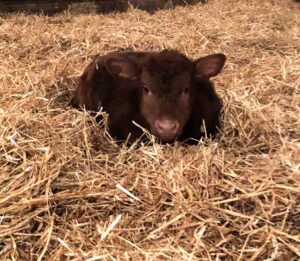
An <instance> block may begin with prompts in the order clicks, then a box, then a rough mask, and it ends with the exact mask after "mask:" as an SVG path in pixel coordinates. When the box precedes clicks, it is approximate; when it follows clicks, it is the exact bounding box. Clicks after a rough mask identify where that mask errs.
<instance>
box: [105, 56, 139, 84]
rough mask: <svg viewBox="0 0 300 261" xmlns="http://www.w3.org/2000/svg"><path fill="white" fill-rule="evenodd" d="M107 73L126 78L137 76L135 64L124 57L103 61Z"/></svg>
mask: <svg viewBox="0 0 300 261" xmlns="http://www.w3.org/2000/svg"><path fill="white" fill-rule="evenodd" d="M105 65H106V68H107V70H108V71H109V73H111V74H113V75H117V76H119V77H123V78H127V79H135V78H137V66H136V64H135V63H134V62H132V61H129V60H127V59H124V58H110V59H108V60H107V61H106V63H105Z"/></svg>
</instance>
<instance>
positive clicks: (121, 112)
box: [72, 50, 226, 142]
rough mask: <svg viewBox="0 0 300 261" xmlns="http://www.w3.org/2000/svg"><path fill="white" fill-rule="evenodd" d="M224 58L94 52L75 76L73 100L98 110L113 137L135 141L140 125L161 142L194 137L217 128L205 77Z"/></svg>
mask: <svg viewBox="0 0 300 261" xmlns="http://www.w3.org/2000/svg"><path fill="white" fill-rule="evenodd" d="M225 60H226V56H225V55H224V54H212V55H208V56H205V57H202V58H199V59H197V60H195V61H192V60H190V59H188V58H187V57H186V56H185V55H183V54H181V53H179V52H177V51H174V50H164V51H161V52H114V53H110V54H107V55H104V56H98V57H97V58H95V59H94V61H93V62H92V63H90V64H89V65H88V67H87V68H86V69H85V71H84V73H83V75H82V76H81V77H80V83H79V86H78V88H77V90H76V92H75V95H74V98H73V99H72V104H73V105H74V106H75V107H85V108H86V109H88V110H91V111H98V110H100V108H103V110H104V111H105V112H107V113H108V115H109V117H108V129H109V132H110V134H111V135H112V136H113V137H114V138H115V139H117V140H125V139H127V138H128V135H130V136H129V140H130V141H134V140H136V139H137V138H139V137H140V136H141V135H142V133H143V131H142V129H141V128H140V127H143V128H145V129H147V130H148V131H149V132H150V133H151V134H153V135H155V136H156V137H157V138H158V139H159V140H160V141H161V142H172V141H174V140H175V139H178V140H181V141H184V140H188V139H196V140H198V139H200V138H201V137H203V136H204V135H205V134H206V135H208V136H209V135H214V134H215V133H216V132H217V127H218V126H219V114H220V111H221V108H222V102H221V100H220V98H219V97H218V95H217V94H216V92H215V90H214V87H213V84H212V82H211V81H210V78H211V77H213V76H216V75H217V74H219V73H220V71H221V70H222V68H223V66H224V64H225ZM133 122H135V123H137V124H138V125H139V126H140V127H138V126H136V125H135V124H134V123H133Z"/></svg>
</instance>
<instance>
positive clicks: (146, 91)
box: [143, 85, 150, 94]
mask: <svg viewBox="0 0 300 261" xmlns="http://www.w3.org/2000/svg"><path fill="white" fill-rule="evenodd" d="M143 91H144V93H146V94H148V93H149V92H150V90H149V89H148V87H147V86H146V85H144V86H143Z"/></svg>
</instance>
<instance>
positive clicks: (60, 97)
mask: <svg viewBox="0 0 300 261" xmlns="http://www.w3.org/2000/svg"><path fill="white" fill-rule="evenodd" d="M299 16H300V5H299V4H298V3H296V2H294V1H289V0H283V1H279V0H278V1H276V0H273V1H260V0H253V1H233V0H229V1H227V0H226V1H225V0H212V1H209V3H208V4H205V5H201V4H199V5H196V6H190V7H178V8H176V9H175V10H170V11H159V12H157V13H156V14H154V15H152V16H151V15H149V14H147V13H146V12H142V11H138V10H133V9H132V10H130V11H129V12H128V13H121V14H109V15H94V14H91V15H72V14H70V13H66V14H62V15H59V16H55V17H50V18H49V17H45V16H27V15H21V14H19V15H10V16H8V17H2V18H0V24H1V26H0V60H1V62H0V86H1V88H0V121H1V123H0V124H1V125H0V142H1V147H0V259H1V260H50V259H51V260H90V261H91V260H299V258H300V236H299V234H300V173H299V172H300V160H299V159H300V140H299V138H300V137H299V136H300V130H299V126H300V124H299V120H300V91H299V86H300V17H299ZM119 48H132V49H134V50H161V49H163V48H176V49H178V50H179V51H181V52H183V53H185V54H186V55H188V56H189V57H191V58H197V57H199V56H202V55H206V54H210V53H214V52H223V53H225V54H226V55H227V56H228V62H227V64H226V66H225V69H224V71H223V72H222V74H221V75H220V76H218V77H217V78H216V79H215V83H216V88H217V91H218V93H219V94H220V96H221V97H222V98H223V100H224V117H223V120H222V122H223V124H222V129H221V132H220V134H219V135H218V137H217V138H216V139H215V140H209V139H207V140H203V141H200V142H199V145H197V146H183V145H182V144H179V143H177V144H175V145H159V144H156V143H154V144H150V145H148V146H146V145H145V146H143V145H142V146H137V145H133V146H132V147H126V146H117V145H116V144H115V143H114V141H112V140H111V138H110V137H109V136H108V134H107V133H106V132H105V127H104V126H99V125H97V124H96V123H95V121H94V119H93V118H92V117H91V116H89V114H88V113H87V112H80V111H77V110H75V109H71V108H69V107H68V101H69V99H70V97H71V94H72V92H73V90H74V89H75V88H76V83H77V80H78V77H79V76H80V75H81V73H82V71H83V69H84V67H85V66H86V65H87V64H88V63H89V62H90V61H91V59H92V57H93V56H94V55H95V54H97V53H101V54H104V53H107V52H109V51H112V50H117V49H119Z"/></svg>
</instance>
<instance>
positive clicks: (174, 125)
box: [155, 120, 179, 134]
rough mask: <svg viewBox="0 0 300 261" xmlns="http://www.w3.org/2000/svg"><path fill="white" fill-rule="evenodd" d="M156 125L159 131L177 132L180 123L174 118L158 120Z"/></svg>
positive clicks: (165, 132) (163, 132)
mask: <svg viewBox="0 0 300 261" xmlns="http://www.w3.org/2000/svg"><path fill="white" fill-rule="evenodd" d="M155 126H156V128H157V131H158V132H159V133H161V134H167V133H175V132H177V130H178V126H179V124H178V122H176V121H172V120H157V121H156V122H155Z"/></svg>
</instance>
